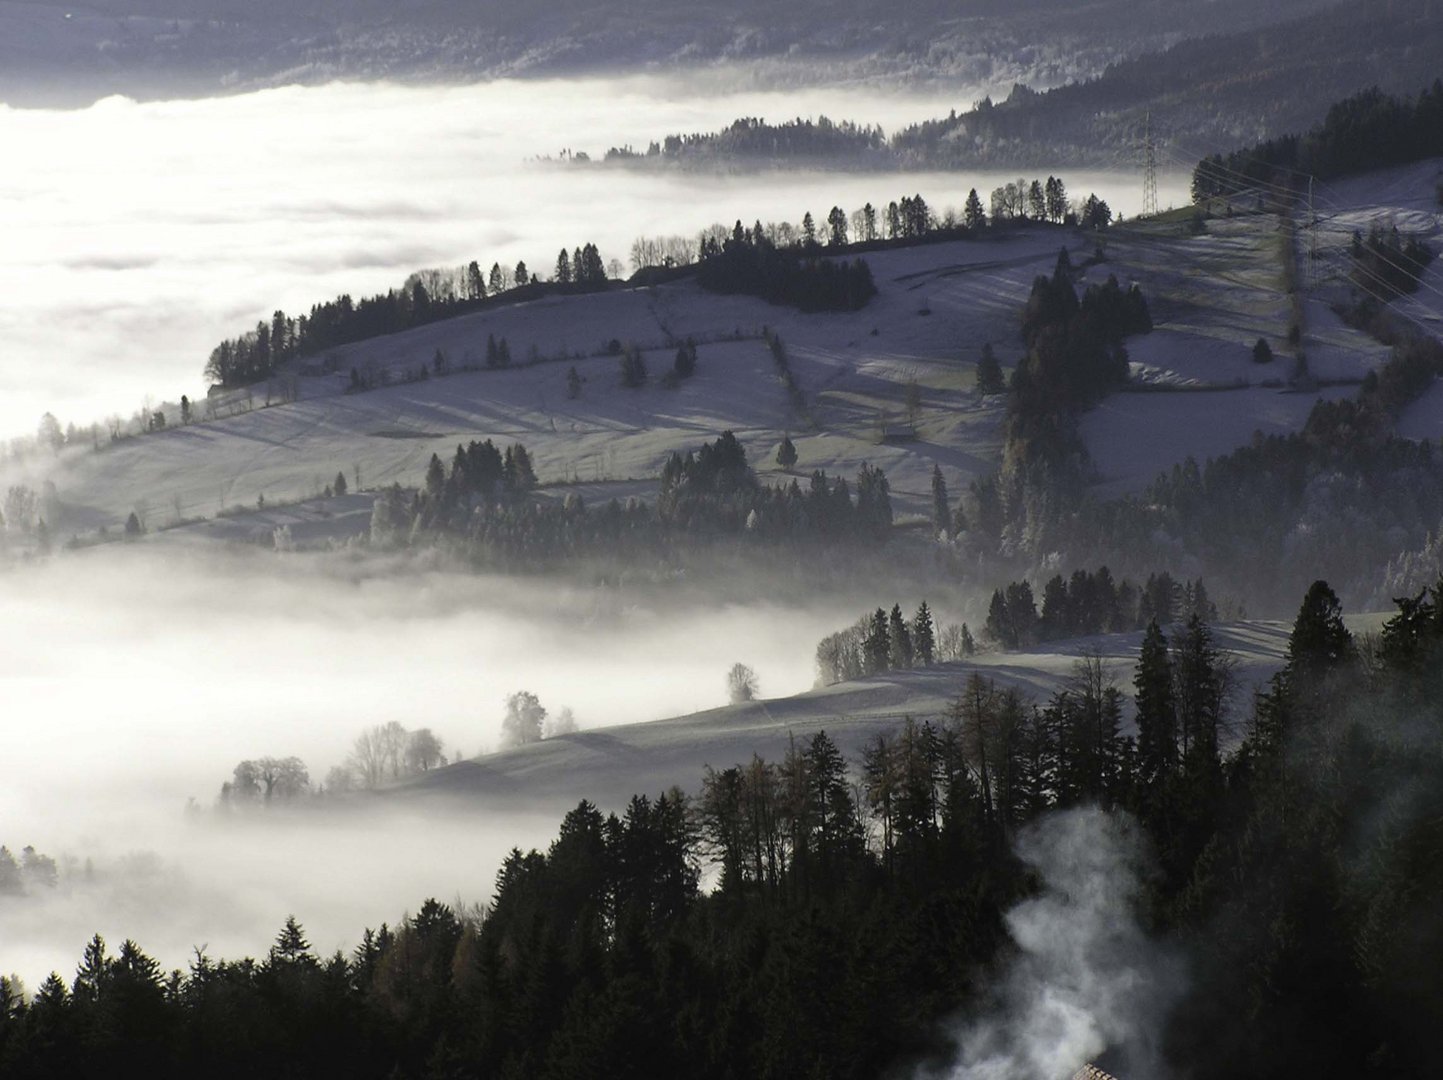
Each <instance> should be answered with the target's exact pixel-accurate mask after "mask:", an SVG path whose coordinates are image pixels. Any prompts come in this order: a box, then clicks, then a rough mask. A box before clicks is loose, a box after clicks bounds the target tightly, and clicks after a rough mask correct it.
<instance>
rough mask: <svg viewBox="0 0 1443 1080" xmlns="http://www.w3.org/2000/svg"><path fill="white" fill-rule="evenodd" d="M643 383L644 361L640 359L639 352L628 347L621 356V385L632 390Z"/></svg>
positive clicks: (634, 347) (644, 379) (633, 347)
mask: <svg viewBox="0 0 1443 1080" xmlns="http://www.w3.org/2000/svg"><path fill="white" fill-rule="evenodd" d="M645 382H646V361H645V360H643V359H642V357H641V350H640V349H638V348H637V347H636V346H635V345H630V346H628V347H627V350H626V352H624V353H623V354H622V356H621V385H622V386H625V387H628V388H629V389H633V390H634V389H636V388H637V387H638V386H641V385H642V384H643V383H645Z"/></svg>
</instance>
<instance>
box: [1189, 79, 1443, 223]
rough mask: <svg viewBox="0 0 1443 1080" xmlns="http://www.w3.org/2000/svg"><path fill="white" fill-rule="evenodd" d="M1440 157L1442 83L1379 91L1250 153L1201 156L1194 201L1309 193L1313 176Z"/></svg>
mask: <svg viewBox="0 0 1443 1080" xmlns="http://www.w3.org/2000/svg"><path fill="white" fill-rule="evenodd" d="M1440 155H1443V80H1436V79H1435V80H1434V82H1433V84H1432V85H1431V86H1428V87H1425V88H1424V89H1423V90H1422V91H1420V92H1419V93H1418V95H1417V96H1416V97H1411V98H1410V97H1406V96H1403V97H1395V96H1393V95H1391V94H1385V93H1383V92H1382V91H1381V90H1379V89H1378V88H1377V87H1376V86H1375V87H1372V88H1371V89H1368V90H1363V91H1361V92H1359V93H1357V94H1354V95H1353V96H1352V97H1349V98H1345V99H1343V100H1342V101H1339V102H1337V103H1335V104H1334V105H1333V106H1331V107H1330V108H1329V109H1328V115H1327V116H1326V117H1325V118H1324V120H1323V122H1322V124H1320V125H1319V126H1317V127H1315V128H1313V129H1312V130H1311V131H1309V132H1307V133H1306V134H1304V135H1284V136H1281V137H1279V138H1276V139H1270V140H1268V141H1267V142H1262V143H1258V144H1257V145H1256V146H1252V147H1249V148H1248V149H1246V150H1235V151H1233V152H1232V153H1228V154H1214V155H1212V156H1211V157H1207V158H1203V159H1202V160H1201V161H1199V162H1198V164H1197V166H1196V168H1194V170H1193V179H1192V194H1193V201H1195V202H1205V201H1207V200H1208V199H1211V198H1218V197H1229V196H1232V195H1236V194H1237V193H1239V192H1242V191H1249V190H1253V189H1262V190H1264V191H1269V192H1276V191H1279V190H1285V191H1293V192H1296V193H1299V194H1301V193H1303V192H1306V191H1307V189H1308V178H1309V177H1310V176H1312V177H1316V178H1318V179H1323V180H1327V179H1331V178H1333V177H1339V176H1348V175H1350V174H1352V173H1360V172H1367V171H1369V170H1370V169H1381V168H1385V167H1387V166H1389V165H1403V164H1406V163H1408V162H1412V161H1422V160H1424V159H1426V158H1430V157H1438V156H1440Z"/></svg>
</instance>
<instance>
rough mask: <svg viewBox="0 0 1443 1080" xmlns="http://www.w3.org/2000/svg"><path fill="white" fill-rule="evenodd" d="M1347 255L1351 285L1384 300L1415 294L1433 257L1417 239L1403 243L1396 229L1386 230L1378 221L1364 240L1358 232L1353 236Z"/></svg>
mask: <svg viewBox="0 0 1443 1080" xmlns="http://www.w3.org/2000/svg"><path fill="white" fill-rule="evenodd" d="M1348 254H1349V255H1350V256H1351V257H1352V260H1353V272H1352V279H1353V283H1354V284H1355V285H1357V286H1358V287H1359V288H1360V289H1362V290H1363V292H1364V293H1368V294H1377V295H1379V296H1380V298H1381V299H1384V300H1392V299H1394V298H1396V297H1399V296H1404V295H1407V294H1409V293H1415V292H1417V291H1418V284H1419V282H1420V281H1421V280H1422V278H1423V272H1424V271H1425V270H1427V269H1428V264H1429V263H1431V262H1432V261H1433V255H1434V253H1433V249H1432V248H1430V247H1429V246H1428V245H1427V244H1425V243H1423V241H1421V240H1419V239H1418V238H1417V237H1416V236H1409V237H1408V238H1407V239H1404V238H1403V237H1402V236H1401V235H1399V232H1398V226H1397V225H1393V226H1391V227H1390V228H1387V229H1385V228H1384V227H1383V223H1382V222H1381V221H1377V220H1375V221H1373V222H1372V223H1371V224H1370V225H1369V226H1368V235H1367V237H1366V238H1365V237H1364V236H1363V234H1362V233H1361V232H1354V233H1353V242H1352V244H1351V246H1350V247H1349V248H1348Z"/></svg>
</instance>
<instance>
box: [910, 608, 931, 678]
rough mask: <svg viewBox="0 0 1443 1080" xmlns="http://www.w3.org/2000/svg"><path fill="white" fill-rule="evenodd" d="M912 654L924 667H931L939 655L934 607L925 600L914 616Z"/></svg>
mask: <svg viewBox="0 0 1443 1080" xmlns="http://www.w3.org/2000/svg"><path fill="white" fill-rule="evenodd" d="M912 654H913V658H914V660H915V662H916V663H917V664H919V665H920V666H922V667H931V666H932V661H933V659H934V658H935V657H936V655H937V628H936V625H935V624H934V623H933V621H932V609H931V608H929V607H928V606H927V601H925V600H923V601H922V603H921V604H919V605H918V606H917V614H916V615H914V616H913V617H912Z"/></svg>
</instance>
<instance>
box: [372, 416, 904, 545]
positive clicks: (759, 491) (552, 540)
mask: <svg viewBox="0 0 1443 1080" xmlns="http://www.w3.org/2000/svg"><path fill="white" fill-rule="evenodd" d="M536 485H537V480H536V476H535V473H534V471H533V470H532V466H531V461H530V456H529V455H528V454H527V452H526V448H525V447H524V446H522V445H521V444H519V443H518V444H513V445H512V446H510V447H508V448H507V450H506V452H505V455H504V456H503V455H502V454H501V453H500V451H499V450H498V449H497V448H496V447H494V446H493V445H492V444H491V442H490V441H489V440H488V441H487V442H485V443H480V444H477V443H472V444H471V446H470V447H467V448H462V447H457V453H456V456H455V458H454V459H453V461H452V464H451V467H450V469H449V470H448V469H447V468H446V466H445V465H444V464H443V463H442V462H441V460H440V457H439V456H438V455H433V456H432V459H431V463H430V465H429V466H428V468H427V471H426V476H425V480H424V482H423V484H422V487H421V488H420V489H419V490H418V491H416V492H414V493H407V492H406V491H404V490H403V489H402V488H401V487H399V486H398V485H393V486H392V487H390V488H387V489H384V490H382V491H381V492H380V493H379V494H378V495H377V497H376V501H375V505H374V507H373V510H372V516H371V542H372V544H374V545H377V546H380V547H397V546H404V545H407V544H412V543H418V544H419V543H442V544H445V545H447V546H449V547H451V548H453V549H454V550H456V551H457V553H458V554H461V555H463V556H464V557H467V558H470V559H472V560H474V561H475V562H476V563H477V564H478V565H486V566H491V567H506V568H511V569H517V570H525V569H532V570H534V569H545V568H550V567H554V566H555V565H556V564H558V563H562V562H567V561H572V560H576V559H580V558H591V557H599V558H608V559H609V558H619V559H622V560H637V559H640V560H647V561H654V560H665V559H667V558H671V557H673V556H675V555H676V554H677V549H678V545H679V544H681V543H683V538H686V537H691V538H701V537H725V536H733V537H738V538H751V539H755V540H766V541H772V542H790V541H795V540H797V539H799V538H806V539H807V540H809V541H812V542H816V541H821V542H829V543H856V542H861V543H879V542H881V541H884V540H885V539H886V537H887V536H888V534H889V533H890V531H891V525H892V503H891V494H890V488H889V485H888V483H887V478H886V475H885V474H884V473H883V472H882V470H881V469H878V468H875V467H873V466H871V465H869V464H867V463H863V465H862V466H861V468H860V469H859V470H858V473H857V476H856V480H855V483H854V484H851V483H848V482H847V480H846V479H845V478H843V477H840V476H839V477H829V476H828V475H827V474H826V473H825V472H824V471H821V470H817V471H814V472H813V473H812V474H811V477H810V479H809V481H808V486H807V488H806V489H805V490H804V489H803V487H802V485H801V484H800V483H798V482H797V481H796V480H793V481H792V482H791V483H789V484H786V485H775V486H770V485H765V484H762V483H761V482H759V481H758V479H757V477H756V474H755V473H754V472H753V470H752V468H751V466H750V465H749V464H748V462H747V458H746V451H745V449H744V448H743V447H742V445H741V443H740V442H739V441H738V440H737V438H736V436H735V435H734V434H732V433H731V432H729V431H728V432H723V433H722V434H721V435H720V436H719V437H718V438H717V439H715V440H714V441H713V442H710V443H704V444H703V445H702V446H701V447H700V448H699V449H698V450H695V451H687V452H686V453H685V454H682V453H674V454H672V456H671V457H670V458H668V460H667V462H666V464H665V465H664V466H663V468H662V473H661V491H660V494H659V496H658V498H657V500H656V502H655V504H654V505H648V504H646V503H644V502H642V501H640V500H638V499H635V498H633V499H629V500H628V501H627V502H626V503H625V504H622V503H621V502H619V501H617V500H615V499H613V500H610V501H609V502H608V503H607V504H605V505H603V506H600V507H597V508H590V507H588V506H587V505H586V504H585V502H584V501H583V500H582V499H581V497H580V496H579V495H577V494H576V493H574V492H573V493H570V494H568V495H566V496H565V498H563V499H557V500H541V499H538V498H534V497H527V496H528V495H529V493H531V492H532V490H533V489H534V488H535V487H536Z"/></svg>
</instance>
